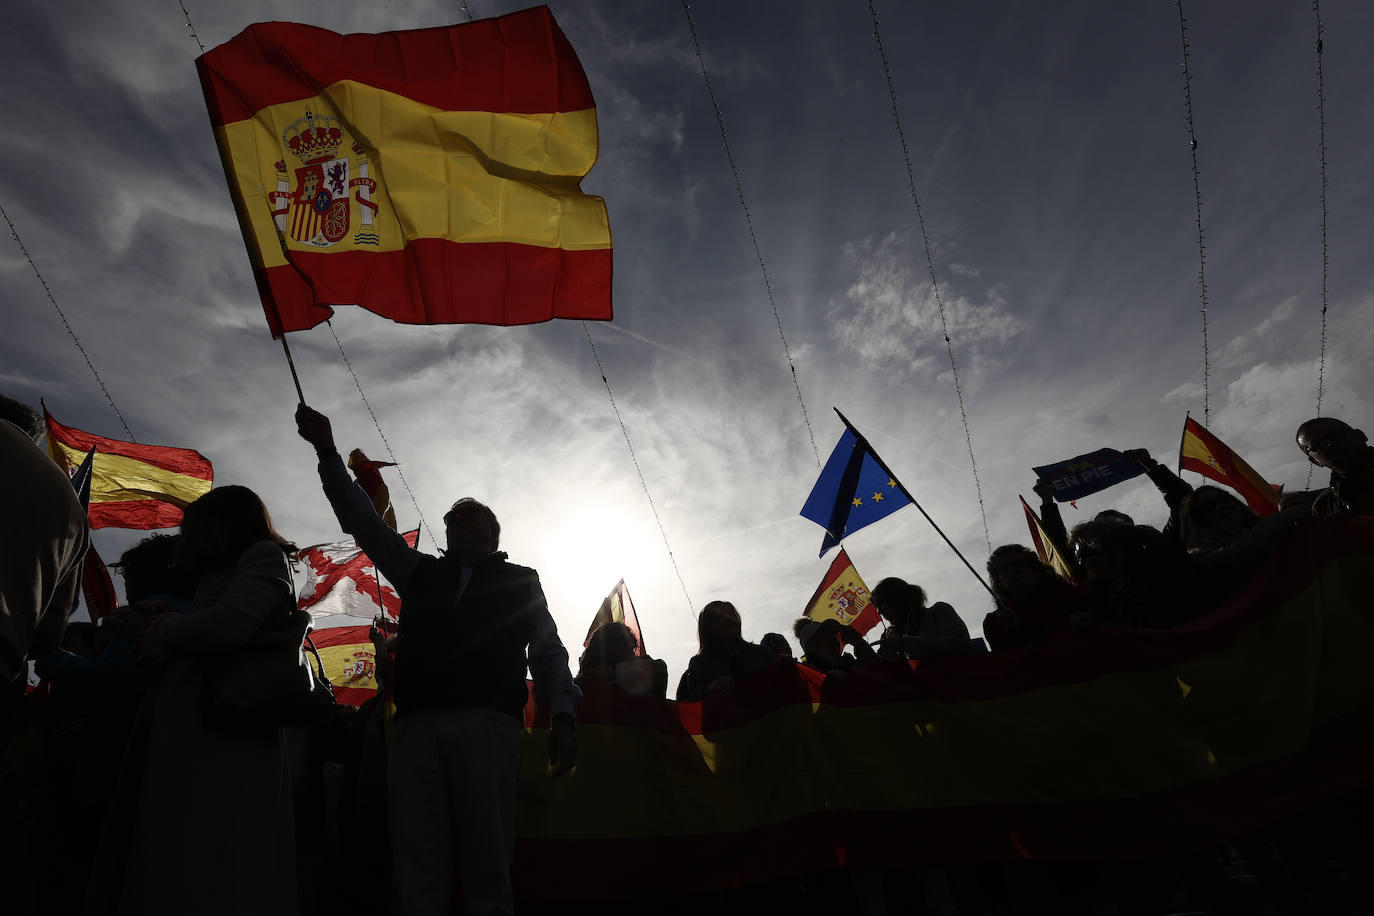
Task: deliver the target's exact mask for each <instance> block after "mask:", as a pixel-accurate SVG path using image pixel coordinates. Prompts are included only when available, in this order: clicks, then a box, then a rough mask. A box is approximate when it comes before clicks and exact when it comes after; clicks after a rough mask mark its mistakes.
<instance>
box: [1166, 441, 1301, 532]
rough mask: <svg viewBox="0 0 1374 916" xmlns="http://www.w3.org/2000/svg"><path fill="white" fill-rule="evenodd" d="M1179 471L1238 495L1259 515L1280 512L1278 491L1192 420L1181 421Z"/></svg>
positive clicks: (1226, 446) (1225, 445)
mask: <svg viewBox="0 0 1374 916" xmlns="http://www.w3.org/2000/svg"><path fill="white" fill-rule="evenodd" d="M1178 466H1179V469H1180V470H1185V469H1186V470H1189V471H1196V472H1197V473H1199V474H1201V475H1202V476H1203V477H1210V478H1211V479H1212V480H1215V481H1216V482H1217V483H1221V484H1225V485H1226V486H1228V487H1230V488H1231V489H1233V490H1235V491H1236V492H1237V493H1239V494H1240V495H1241V496H1242V497H1243V498H1244V499H1245V502H1246V503H1247V504H1248V505H1249V506H1250V508H1251V509H1254V510H1255V511H1256V512H1258V513H1259V514H1260V515H1272V514H1273V513H1274V512H1276V511H1278V508H1279V493H1278V489H1277V488H1276V487H1274V485H1273V484H1271V483H1269V482H1268V481H1267V480H1265V479H1264V478H1263V477H1261V476H1260V475H1259V472H1258V471H1256V470H1255V469H1254V468H1252V467H1250V465H1248V464H1246V463H1245V460H1244V459H1243V458H1241V457H1240V456H1239V455H1237V454H1236V453H1235V452H1233V451H1231V449H1230V447H1229V446H1228V445H1227V444H1226V443H1225V442H1222V441H1221V440H1220V439H1218V438H1217V437H1216V436H1214V435H1212V434H1211V433H1210V432H1208V430H1207V427H1205V426H1203V425H1202V424H1201V423H1199V422H1198V421H1196V420H1194V419H1193V418H1192V417H1188V418H1187V419H1186V420H1184V421H1183V440H1182V441H1181V442H1180V443H1179V446H1178Z"/></svg>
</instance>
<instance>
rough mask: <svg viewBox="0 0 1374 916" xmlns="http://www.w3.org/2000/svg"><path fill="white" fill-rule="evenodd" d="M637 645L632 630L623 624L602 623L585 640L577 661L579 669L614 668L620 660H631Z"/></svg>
mask: <svg viewBox="0 0 1374 916" xmlns="http://www.w3.org/2000/svg"><path fill="white" fill-rule="evenodd" d="M638 647H639V642H638V641H637V640H636V639H635V634H634V632H633V631H632V630H631V629H630V628H629V627H627V626H626V625H625V624H623V623H618V622H617V623H607V624H603V625H601V626H600V627H598V628H597V630H596V632H595V633H593V634H592V638H591V639H590V640H588V641H587V648H586V649H585V650H583V652H582V658H581V660H580V661H579V667H580V670H582V671H586V670H588V669H589V668H614V667H615V666H616V665H618V664H620V663H621V662H628V661H633V660H634V657H635V649H637V648H638Z"/></svg>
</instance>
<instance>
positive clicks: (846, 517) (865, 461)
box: [801, 428, 911, 556]
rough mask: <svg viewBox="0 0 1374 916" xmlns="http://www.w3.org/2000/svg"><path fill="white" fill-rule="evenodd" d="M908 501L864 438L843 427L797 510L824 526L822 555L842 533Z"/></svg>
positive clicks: (894, 510) (893, 510)
mask: <svg viewBox="0 0 1374 916" xmlns="http://www.w3.org/2000/svg"><path fill="white" fill-rule="evenodd" d="M909 502H911V500H909V499H908V498H907V495H906V493H905V492H904V491H903V490H902V488H901V486H900V485H899V484H898V483H897V481H896V479H895V478H893V477H891V476H890V475H889V474H888V473H887V471H884V470H883V469H882V466H881V465H880V464H879V463H878V461H877V459H876V456H875V455H874V454H873V450H872V447H871V446H869V444H868V442H867V441H866V440H864V439H861V438H860V437H859V436H858V435H857V434H856V433H855V432H854V430H852V429H848V428H846V429H845V431H844V435H842V436H840V441H839V442H838V443H836V445H835V450H834V451H833V452H831V453H830V458H829V459H828V460H827V461H826V462H825V467H824V468H822V469H821V476H820V477H819V478H817V480H816V485H815V486H814V487H812V488H811V495H810V496H808V497H807V498H806V505H804V506H802V510H801V514H802V517H803V518H809V519H811V521H813V522H815V523H816V524H818V525H820V526H821V527H822V528H824V529H825V541H824V543H822V544H821V553H820V555H821V556H825V552H826V551H827V550H829V549H830V548H831V547H834V546H835V545H836V544H838V543H839V542H840V541H841V540H843V539H844V537H845V536H846V535H849V534H853V533H854V532H855V531H858V530H859V529H860V528H862V527H864V526H865V525H871V524H873V523H874V522H876V521H877V520H878V519H880V518H886V517H887V516H889V515H891V514H892V513H894V512H896V511H897V510H898V509H900V508H902V506H905V505H907V504H908V503H909Z"/></svg>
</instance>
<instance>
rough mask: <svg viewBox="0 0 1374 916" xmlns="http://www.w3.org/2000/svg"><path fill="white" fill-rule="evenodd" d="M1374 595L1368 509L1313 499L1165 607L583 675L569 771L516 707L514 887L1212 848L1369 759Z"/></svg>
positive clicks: (630, 889) (1343, 786) (1369, 772)
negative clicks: (700, 685)
mask: <svg viewBox="0 0 1374 916" xmlns="http://www.w3.org/2000/svg"><path fill="white" fill-rule="evenodd" d="M1371 596H1374V520H1371V519H1366V518H1350V517H1346V518H1333V519H1316V520H1313V521H1311V522H1308V523H1305V524H1304V525H1303V526H1302V527H1300V528H1299V529H1298V530H1297V531H1296V532H1295V533H1294V535H1293V536H1292V537H1291V538H1290V539H1289V540H1288V541H1287V542H1286V543H1285V544H1284V545H1283V546H1282V548H1281V549H1280V551H1279V553H1278V554H1277V555H1276V556H1275V557H1274V558H1273V561H1272V562H1271V563H1270V565H1269V567H1268V568H1267V570H1266V571H1264V572H1263V573H1261V574H1260V575H1259V576H1258V577H1257V578H1256V579H1255V580H1254V581H1252V582H1250V583H1249V584H1248V585H1247V586H1246V587H1245V588H1244V589H1243V590H1242V591H1240V592H1239V593H1238V594H1237V595H1235V596H1234V597H1233V598H1232V599H1231V600H1230V601H1229V602H1227V603H1226V604H1225V605H1223V606H1222V607H1220V608H1218V609H1216V610H1215V611H1213V612H1211V613H1209V614H1208V615H1206V616H1204V617H1202V618H1200V619H1198V620H1195V621H1193V622H1192V623H1190V624H1188V625H1186V626H1184V627H1181V628H1178V629H1175V630H1169V631H1162V630H1158V631H1144V630H1138V631H1128V630H1101V631H1097V632H1079V633H1066V634H1063V635H1061V636H1059V637H1057V638H1056V639H1055V640H1052V641H1050V642H1048V643H1045V644H1043V645H1041V646H1038V647H1036V648H1034V649H1023V650H1007V651H1003V652H993V653H991V654H985V655H974V656H965V657H958V658H953V657H951V658H943V659H929V660H926V661H923V662H921V663H920V664H919V665H917V666H916V667H914V669H913V668H909V667H906V666H894V667H892V668H887V669H880V670H877V671H866V672H863V673H851V674H850V676H849V677H847V678H844V679H833V680H826V679H825V678H824V677H823V676H822V675H820V674H819V673H817V672H814V671H812V670H810V669H808V668H804V667H795V666H786V667H784V666H779V667H777V668H776V669H773V670H770V671H766V672H763V673H762V674H760V675H757V676H756V677H757V680H752V679H751V680H746V681H742V682H740V684H739V685H738V687H737V690H736V693H735V695H734V696H733V697H724V696H722V697H713V698H711V699H708V700H707V701H705V702H703V703H682V704H675V703H670V702H664V701H659V700H656V699H654V698H649V697H630V696H625V695H623V694H619V693H616V692H614V691H612V690H610V689H604V690H602V691H598V690H596V689H595V687H593V686H591V685H589V686H588V689H587V690H586V697H585V699H584V700H583V701H582V704H581V707H580V708H579V710H578V762H577V769H576V770H575V771H574V772H573V773H572V774H570V775H569V776H567V777H565V778H563V779H560V780H552V779H550V778H549V777H548V774H547V753H546V752H545V751H544V745H545V741H546V735H545V727H544V726H545V724H546V723H547V715H546V713H544V712H542V711H541V710H539V709H537V708H535V709H532V710H531V718H530V721H531V722H533V723H534V727H532V728H531V729H530V731H529V733H528V744H527V747H526V753H525V755H524V762H523V772H522V775H521V790H522V791H521V807H520V815H519V830H520V836H519V842H518V845H517V853H516V876H517V879H516V880H517V886H518V888H519V892H520V894H522V895H523V896H524V897H525V898H527V899H539V898H548V897H550V896H562V897H583V898H591V899H598V898H606V897H612V896H635V895H641V894H642V895H648V894H658V895H662V894H664V893H668V894H673V893H689V892H693V891H700V890H703V889H706V888H711V887H725V886H729V885H733V884H741V883H748V882H753V881H760V880H765V879H769V878H773V877H779V876H783V875H795V874H799V873H804V872H810V871H815V870H818V869H822V868H829V867H835V866H839V865H844V864H862V863H867V864H886V865H897V866H901V865H911V864H916V863H922V862H961V861H963V862H967V861H987V860H1016V859H1103V858H1126V857H1141V856H1155V855H1163V854H1171V853H1177V852H1182V851H1187V850H1192V849H1203V848H1207V847H1210V846H1212V845H1214V844H1216V843H1218V842H1220V841H1221V840H1223V839H1225V838H1227V837H1232V836H1237V835H1240V834H1244V833H1246V832H1248V831H1251V830H1253V829H1256V828H1258V827H1261V826H1263V825H1265V824H1268V823H1271V822H1273V821H1275V820H1276V819H1279V818H1282V817H1285V816H1287V815H1290V814H1293V813H1295V812H1298V811H1301V810H1304V809H1306V808H1308V807H1310V806H1312V805H1315V804H1319V803H1321V802H1324V801H1328V800H1331V799H1333V798H1336V797H1339V796H1340V795H1342V794H1344V793H1347V792H1349V791H1351V790H1353V789H1357V788H1360V787H1363V786H1367V785H1369V784H1370V782H1371V780H1372V779H1374V753H1372V752H1374V740H1371V739H1374V666H1371V665H1370V664H1369V657H1370V654H1371V652H1372V651H1374V597H1371ZM608 799H613V802H608V801H607V800H608ZM607 863H614V865H613V867H612V871H611V872H608V871H607ZM608 874H613V876H614V880H608V879H607V876H608Z"/></svg>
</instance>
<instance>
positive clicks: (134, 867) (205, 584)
mask: <svg viewBox="0 0 1374 916" xmlns="http://www.w3.org/2000/svg"><path fill="white" fill-rule="evenodd" d="M295 550H296V548H295V546H294V545H292V544H291V543H290V542H289V541H287V540H286V539H285V538H283V537H282V536H281V535H280V534H278V533H277V531H276V530H275V529H274V528H273V526H272V519H271V516H270V515H268V512H267V508H266V507H265V506H264V505H263V503H262V500H261V499H259V498H258V496H257V494H256V493H254V492H253V491H252V490H249V489H248V488H247V487H239V486H228V487H219V488H216V489H214V490H211V491H210V492H209V493H207V494H205V495H204V496H202V497H201V498H200V499H197V500H196V501H195V502H193V503H191V504H190V505H189V506H187V507H186V513H185V517H184V519H183V520H182V525H181V553H180V557H179V562H180V563H181V564H182V565H184V566H186V567H188V568H189V569H190V570H191V571H192V572H193V573H194V574H197V575H199V584H198V585H197V587H196V591H195V596H194V598H193V599H192V602H191V609H190V610H189V611H187V612H186V613H184V614H172V613H164V614H157V615H155V616H153V617H152V618H151V619H150V620H148V621H147V623H146V626H144V628H143V631H142V633H141V634H140V635H139V637H138V644H139V647H140V649H141V650H142V652H143V654H144V655H145V656H146V657H148V658H150V659H153V660H155V661H158V662H160V663H161V664H162V666H163V670H162V674H161V678H160V680H159V681H158V683H157V684H156V685H155V686H154V687H153V689H152V690H151V692H150V694H149V695H148V697H147V699H146V700H145V701H144V706H143V709H142V711H141V713H140V715H141V717H142V719H143V726H144V729H146V735H145V736H144V737H143V740H138V739H136V740H135V742H134V743H133V744H131V747H130V752H129V758H128V759H127V760H126V763H125V782H126V785H127V786H128V788H129V789H134V788H135V787H136V795H135V799H136V805H137V807H136V808H135V809H133V813H132V815H131V817H130V822H126V824H125V825H124V826H125V827H126V829H128V831H129V833H128V835H127V836H126V837H124V838H123V842H122V843H121V844H120V846H119V847H117V848H120V849H122V850H124V855H125V860H124V867H123V869H122V873H121V874H118V875H115V876H113V879H112V880H109V881H108V882H107V883H105V885H104V886H103V887H102V886H93V887H92V898H93V899H94V900H95V905H94V906H92V907H89V908H88V909H90V910H94V911H98V912H99V911H104V912H110V911H113V912H117V913H121V914H124V913H129V914H133V913H137V914H143V916H160V914H173V913H176V914H181V913H197V914H224V916H229V914H242V913H274V914H277V913H280V914H287V916H290V914H294V913H296V912H297V909H298V907H297V896H296V884H295V856H294V840H293V837H294V834H293V829H292V812H291V785H290V780H289V776H288V770H287V758H286V751H285V744H284V737H283V733H282V730H281V729H280V728H277V727H275V725H273V724H271V723H264V724H262V725H259V726H256V727H252V728H243V727H242V726H238V727H227V726H226V724H225V723H224V722H221V721H217V720H216V717H215V716H214V715H213V713H212V711H211V709H210V707H208V706H207V704H206V703H205V702H204V701H205V700H206V696H205V695H206V694H207V693H208V692H212V691H213V690H214V683H215V681H214V675H215V672H216V671H218V670H219V668H220V665H221V664H222V663H223V661H224V660H225V659H227V658H230V657H232V656H233V654H234V652H235V651H236V650H240V651H241V650H243V649H244V647H246V646H247V645H248V643H249V642H250V641H251V640H252V639H253V637H254V636H255V635H256V634H257V633H258V632H259V631H260V630H263V629H264V628H271V627H274V626H277V625H280V624H283V623H284V622H285V621H286V619H287V618H289V617H290V616H291V614H292V612H293V611H294V610H295V589H294V587H293V585H292V581H291V565H290V561H291V558H292V557H294V554H295ZM125 810H126V811H127V810H128V806H125ZM119 828H120V824H119V822H118V820H117V819H116V820H114V821H113V822H112V824H111V825H110V826H109V827H108V828H107V832H108V831H109V830H111V829H114V830H118V829H119ZM112 838H113V839H115V840H116V842H118V840H119V838H117V837H112ZM107 848H108V847H107ZM100 898H104V899H100Z"/></svg>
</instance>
